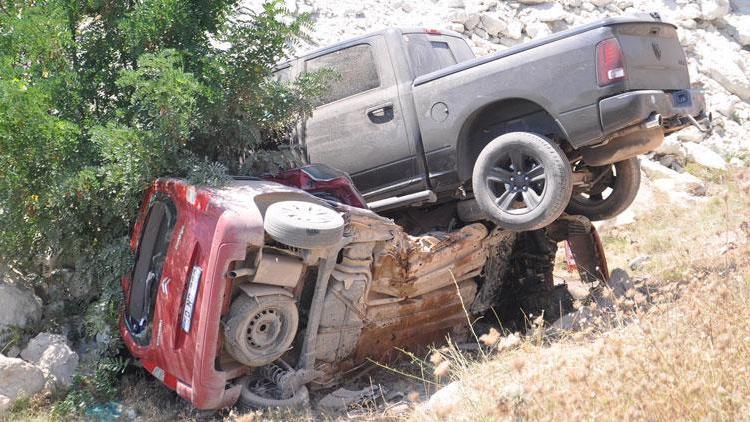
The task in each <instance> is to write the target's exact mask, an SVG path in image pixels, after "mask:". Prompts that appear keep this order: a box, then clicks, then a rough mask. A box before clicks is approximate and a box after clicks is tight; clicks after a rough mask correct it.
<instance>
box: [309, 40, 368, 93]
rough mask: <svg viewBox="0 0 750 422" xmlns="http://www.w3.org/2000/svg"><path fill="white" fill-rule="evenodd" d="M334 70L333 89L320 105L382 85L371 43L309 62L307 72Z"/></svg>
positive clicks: (331, 88)
mask: <svg viewBox="0 0 750 422" xmlns="http://www.w3.org/2000/svg"><path fill="white" fill-rule="evenodd" d="M321 69H331V70H333V72H334V78H335V79H334V80H333V81H332V82H331V87H330V89H329V90H328V92H326V93H325V94H323V96H322V97H321V98H319V99H318V101H317V104H316V106H318V105H323V104H328V103H332V102H334V101H336V100H340V99H342V98H346V97H350V96H352V95H355V94H359V93H360V92H364V91H368V90H370V89H373V88H377V87H379V86H380V78H379V77H378V69H377V65H376V63H375V58H374V56H373V54H372V47H371V46H370V45H369V44H359V45H355V46H353V47H348V48H344V49H342V50H338V51H334V52H332V53H328V54H326V55H323V56H320V57H315V58H313V59H310V60H308V61H307V66H306V70H307V71H308V72H315V71H318V70H321Z"/></svg>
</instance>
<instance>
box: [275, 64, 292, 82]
mask: <svg viewBox="0 0 750 422" xmlns="http://www.w3.org/2000/svg"><path fill="white" fill-rule="evenodd" d="M273 78H274V79H275V80H277V81H279V82H289V81H291V80H292V67H291V66H287V67H284V68H281V69H279V70H276V71H274V72H273Z"/></svg>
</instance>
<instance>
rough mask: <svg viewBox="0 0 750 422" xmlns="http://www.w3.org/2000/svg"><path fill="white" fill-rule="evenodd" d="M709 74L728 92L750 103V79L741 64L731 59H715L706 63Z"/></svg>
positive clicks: (723, 57)
mask: <svg viewBox="0 0 750 422" xmlns="http://www.w3.org/2000/svg"><path fill="white" fill-rule="evenodd" d="M706 67H707V70H708V73H709V74H710V75H711V77H712V78H713V79H715V80H716V82H718V83H720V84H721V86H723V87H724V89H726V90H727V91H729V92H731V93H732V94H734V95H736V96H738V97H740V98H742V99H743V100H745V101H750V79H748V75H747V73H745V72H744V71H743V69H742V68H741V67H740V64H739V63H738V62H737V61H735V60H732V59H731V58H730V57H725V56H723V55H722V57H721V58H719V57H714V58H711V59H710V60H708V62H707V63H706Z"/></svg>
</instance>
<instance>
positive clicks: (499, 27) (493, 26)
mask: <svg viewBox="0 0 750 422" xmlns="http://www.w3.org/2000/svg"><path fill="white" fill-rule="evenodd" d="M481 20H482V26H483V27H484V29H485V30H486V31H487V33H488V34H490V35H492V36H498V35H501V34H505V32H506V31H507V30H508V24H507V23H505V21H503V20H500V19H498V18H496V17H494V16H492V15H489V14H484V15H482V18H481Z"/></svg>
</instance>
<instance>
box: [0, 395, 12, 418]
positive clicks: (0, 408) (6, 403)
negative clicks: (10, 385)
mask: <svg viewBox="0 0 750 422" xmlns="http://www.w3.org/2000/svg"><path fill="white" fill-rule="evenodd" d="M11 404H13V402H12V401H11V400H10V398H8V397H7V396H3V395H2V394H0V415H2V414H3V412H5V411H6V410H8V409H9V408H10V405H11Z"/></svg>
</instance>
